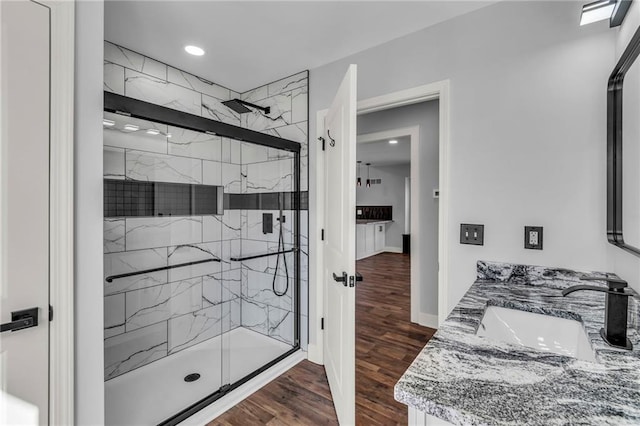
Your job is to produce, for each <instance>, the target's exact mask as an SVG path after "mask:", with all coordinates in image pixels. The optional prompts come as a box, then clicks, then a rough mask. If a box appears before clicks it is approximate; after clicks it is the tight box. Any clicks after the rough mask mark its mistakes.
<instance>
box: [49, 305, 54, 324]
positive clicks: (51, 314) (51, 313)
mask: <svg viewBox="0 0 640 426" xmlns="http://www.w3.org/2000/svg"><path fill="white" fill-rule="evenodd" d="M49 321H53V306H51V305H49Z"/></svg>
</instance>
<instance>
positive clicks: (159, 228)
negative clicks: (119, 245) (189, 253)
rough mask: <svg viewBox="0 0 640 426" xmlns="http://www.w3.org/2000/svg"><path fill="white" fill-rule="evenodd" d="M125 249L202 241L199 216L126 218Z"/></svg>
mask: <svg viewBox="0 0 640 426" xmlns="http://www.w3.org/2000/svg"><path fill="white" fill-rule="evenodd" d="M125 228H126V238H127V243H126V246H127V250H139V249H145V248H153V247H166V246H174V245H180V244H195V243H200V242H202V217H201V216H176V217H143V218H137V217H136V218H127V219H126V224H125Z"/></svg>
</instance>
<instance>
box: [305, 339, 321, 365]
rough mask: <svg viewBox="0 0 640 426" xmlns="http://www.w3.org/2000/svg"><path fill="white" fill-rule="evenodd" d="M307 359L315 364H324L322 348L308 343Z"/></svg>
mask: <svg viewBox="0 0 640 426" xmlns="http://www.w3.org/2000/svg"><path fill="white" fill-rule="evenodd" d="M307 359H308V360H309V361H311V362H313V363H314V364H318V365H322V348H320V347H318V346H317V345H314V344H311V343H309V344H308V345H307Z"/></svg>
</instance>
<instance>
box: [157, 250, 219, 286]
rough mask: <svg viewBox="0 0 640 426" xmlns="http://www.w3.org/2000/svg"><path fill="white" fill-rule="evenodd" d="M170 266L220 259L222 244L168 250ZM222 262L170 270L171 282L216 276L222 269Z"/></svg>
mask: <svg viewBox="0 0 640 426" xmlns="http://www.w3.org/2000/svg"><path fill="white" fill-rule="evenodd" d="M168 253H169V257H168V259H169V265H177V264H181V263H189V262H195V261H199V260H209V259H220V257H221V255H222V245H221V244H220V242H212V243H202V244H185V245H180V246H174V247H169V248H168ZM221 265H222V264H221V263H220V262H205V263H199V264H196V265H189V266H182V267H179V268H173V269H169V281H178V280H184V279H188V278H194V277H200V276H203V275H208V274H215V273H217V272H219V271H220V270H221V269H222V266H221Z"/></svg>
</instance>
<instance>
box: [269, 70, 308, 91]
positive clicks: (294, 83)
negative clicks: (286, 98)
mask: <svg viewBox="0 0 640 426" xmlns="http://www.w3.org/2000/svg"><path fill="white" fill-rule="evenodd" d="M308 85H309V82H308V80H307V72H306V71H303V72H301V73H298V74H295V75H292V76H291V77H286V78H283V79H282V80H278V81H274V82H273V83H270V84H269V86H268V87H269V96H273V95H279V94H280V93H284V92H289V91H291V90H294V89H299V88H307V87H308Z"/></svg>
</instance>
